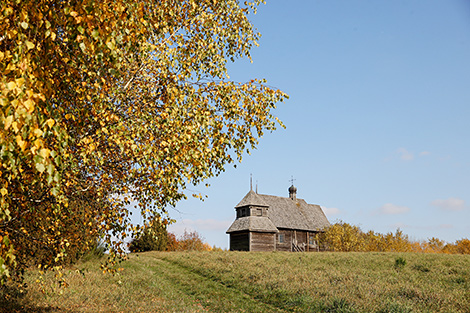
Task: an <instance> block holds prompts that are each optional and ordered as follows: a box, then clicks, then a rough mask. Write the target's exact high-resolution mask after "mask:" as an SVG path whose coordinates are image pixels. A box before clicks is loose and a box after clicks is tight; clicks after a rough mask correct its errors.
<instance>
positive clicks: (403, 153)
mask: <svg viewBox="0 0 470 313" xmlns="http://www.w3.org/2000/svg"><path fill="white" fill-rule="evenodd" d="M397 153H398V154H399V155H400V160H402V161H411V160H413V159H414V158H415V157H414V155H413V153H411V152H409V151H408V150H406V149H405V148H398V149H397Z"/></svg>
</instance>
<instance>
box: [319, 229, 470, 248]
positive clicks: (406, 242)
mask: <svg viewBox="0 0 470 313" xmlns="http://www.w3.org/2000/svg"><path fill="white" fill-rule="evenodd" d="M316 237H317V238H316V239H317V242H318V243H319V245H320V249H321V250H323V251H341V252H352V251H355V252H418V253H447V254H470V240H469V239H466V238H463V239H461V240H457V241H456V242H455V243H447V242H445V241H444V240H440V239H438V238H435V237H432V238H430V239H428V240H427V241H413V240H411V239H410V238H409V237H408V235H406V234H404V233H403V232H402V231H401V230H400V229H397V230H396V232H395V233H392V232H389V233H387V234H381V233H378V232H374V231H372V230H370V231H368V232H363V231H362V230H361V228H360V227H358V226H355V225H351V224H348V223H345V222H342V221H339V222H337V223H335V224H332V225H331V226H330V227H328V228H327V229H326V230H325V231H324V232H322V233H319V234H317V236H316Z"/></svg>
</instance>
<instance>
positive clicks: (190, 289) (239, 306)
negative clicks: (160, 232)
mask: <svg viewBox="0 0 470 313" xmlns="http://www.w3.org/2000/svg"><path fill="white" fill-rule="evenodd" d="M135 264H136V265H140V266H145V264H146V263H144V262H141V261H137V262H136V263H135ZM150 269H151V271H152V272H153V274H154V275H155V278H156V280H158V283H159V285H160V287H161V289H162V290H163V291H165V292H169V294H167V295H166V296H170V297H171V298H173V299H183V298H184V299H185V302H188V300H189V301H192V302H193V303H196V305H198V306H199V307H200V308H201V310H202V311H208V312H283V311H282V310H279V309H278V308H275V307H273V306H272V305H269V304H266V303H263V302H261V301H259V300H256V299H253V298H252V297H250V296H249V295H247V294H245V293H243V292H242V291H240V290H238V289H235V288H233V287H229V286H226V285H225V284H223V283H221V282H219V281H214V280H211V279H210V278H207V277H205V276H202V275H201V274H200V273H197V272H194V271H191V270H189V269H187V268H185V267H182V266H181V265H179V264H176V263H173V262H169V261H168V260H164V259H159V258H155V260H154V262H152V265H150ZM186 304H187V303H186ZM193 309H194V308H191V309H189V311H191V310H193ZM172 310H174V312H181V310H183V311H184V310H185V309H184V308H182V307H180V306H179V308H173V309H172Z"/></svg>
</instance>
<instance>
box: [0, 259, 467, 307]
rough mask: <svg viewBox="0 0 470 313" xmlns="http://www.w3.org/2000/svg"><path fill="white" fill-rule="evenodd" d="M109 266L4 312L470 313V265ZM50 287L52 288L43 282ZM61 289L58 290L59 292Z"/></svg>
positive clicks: (32, 292) (91, 265) (31, 293)
mask: <svg viewBox="0 0 470 313" xmlns="http://www.w3.org/2000/svg"><path fill="white" fill-rule="evenodd" d="M99 265H100V260H96V259H94V260H90V261H87V262H80V263H78V264H76V265H74V266H73V267H71V268H68V269H66V270H65V271H64V277H65V279H66V282H67V283H68V284H69V286H68V287H67V288H58V287H57V283H54V281H55V280H54V277H53V276H54V275H53V273H49V274H46V275H43V277H42V279H40V276H41V274H40V273H39V271H37V270H33V271H29V272H28V273H27V275H26V283H27V284H28V290H27V292H26V293H19V292H18V291H17V290H15V289H10V290H7V291H5V290H4V291H3V294H2V298H1V299H0V307H1V308H2V309H3V312H375V313H385V312H391V313H402V312H403V313H404V312H466V313H468V312H470V255H447V254H420V253H375V252H369V253H356V252H350V253H331V252H324V253H281V252H266V253H253V252H250V253H248V252H227V251H217V252H214V251H207V252H146V253H138V254H131V255H130V258H129V260H128V261H125V262H123V263H121V265H120V266H121V267H122V270H121V271H118V273H117V274H115V275H111V274H103V273H101V271H100V268H99ZM37 280H39V281H42V283H43V286H47V287H46V288H45V289H43V290H41V285H40V284H38V283H37V282H36V281H37ZM52 286H56V287H52Z"/></svg>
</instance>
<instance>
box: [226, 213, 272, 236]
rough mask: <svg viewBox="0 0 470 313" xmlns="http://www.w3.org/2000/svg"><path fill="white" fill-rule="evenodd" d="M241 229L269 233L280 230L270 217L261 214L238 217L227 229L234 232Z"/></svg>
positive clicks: (228, 231)
mask: <svg viewBox="0 0 470 313" xmlns="http://www.w3.org/2000/svg"><path fill="white" fill-rule="evenodd" d="M241 230H249V231H258V232H268V233H277V232H278V230H277V228H276V226H274V224H273V222H271V220H270V219H269V218H267V217H260V216H245V217H240V218H237V219H236V220H235V221H234V222H233V223H232V225H231V226H230V228H229V229H228V230H227V233H233V232H236V231H241Z"/></svg>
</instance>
